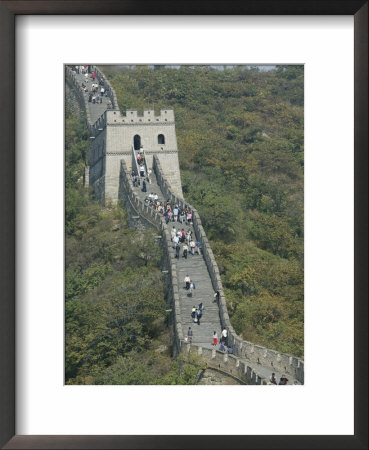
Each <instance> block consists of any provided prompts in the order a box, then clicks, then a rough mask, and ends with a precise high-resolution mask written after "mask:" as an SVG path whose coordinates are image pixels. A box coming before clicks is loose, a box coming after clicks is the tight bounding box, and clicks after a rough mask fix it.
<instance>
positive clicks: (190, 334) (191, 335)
mask: <svg viewBox="0 0 369 450" xmlns="http://www.w3.org/2000/svg"><path fill="white" fill-rule="evenodd" d="M187 336H188V340H189V341H190V342H192V338H193V332H192V330H191V327H188V331H187Z"/></svg>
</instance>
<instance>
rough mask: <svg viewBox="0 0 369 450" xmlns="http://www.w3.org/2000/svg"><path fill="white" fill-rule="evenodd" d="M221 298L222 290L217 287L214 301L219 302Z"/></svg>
mask: <svg viewBox="0 0 369 450" xmlns="http://www.w3.org/2000/svg"><path fill="white" fill-rule="evenodd" d="M219 299H220V291H219V288H217V290H216V291H215V293H214V302H218V303H219Z"/></svg>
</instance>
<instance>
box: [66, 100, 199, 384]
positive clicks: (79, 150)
mask: <svg viewBox="0 0 369 450" xmlns="http://www.w3.org/2000/svg"><path fill="white" fill-rule="evenodd" d="M84 123H85V122H84V118H83V117H77V116H76V115H73V114H71V113H70V111H69V110H68V102H67V114H66V126H65V162H66V167H65V182H66V187H65V188H66V190H65V216H66V217H65V230H66V249H65V380H66V383H67V384H196V380H197V375H198V373H199V369H200V368H201V367H202V364H203V363H202V362H201V361H200V360H199V359H198V358H197V357H196V356H192V355H190V356H186V357H183V356H182V355H181V356H180V357H179V358H178V359H176V360H173V359H172V358H171V343H172V337H171V335H170V327H168V323H167V321H168V312H167V311H166V310H168V305H167V301H166V293H165V285H164V282H163V279H162V273H161V271H160V269H159V261H160V258H161V250H160V247H159V245H158V244H157V242H156V241H155V238H154V235H156V234H157V233H152V232H151V231H147V232H138V231H135V230H133V229H131V228H129V227H128V224H127V221H126V214H125V211H124V209H123V208H122V207H119V206H118V207H116V208H112V207H109V206H107V207H102V206H101V205H99V204H98V203H97V202H95V201H94V200H93V195H92V193H91V192H89V191H88V189H85V188H84V187H83V184H82V178H83V171H84V166H85V159H86V154H87V151H88V148H89V137H88V134H87V129H86V128H85V125H84Z"/></svg>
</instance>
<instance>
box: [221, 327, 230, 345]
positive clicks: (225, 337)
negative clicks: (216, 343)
mask: <svg viewBox="0 0 369 450" xmlns="http://www.w3.org/2000/svg"><path fill="white" fill-rule="evenodd" d="M227 334H228V332H227V329H226V328H223V330H222V338H221V341H222V342H224V343H226V342H227Z"/></svg>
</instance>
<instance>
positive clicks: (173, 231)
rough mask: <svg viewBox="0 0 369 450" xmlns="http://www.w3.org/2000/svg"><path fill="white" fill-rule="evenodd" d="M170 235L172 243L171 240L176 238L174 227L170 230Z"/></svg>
mask: <svg viewBox="0 0 369 450" xmlns="http://www.w3.org/2000/svg"><path fill="white" fill-rule="evenodd" d="M170 235H171V237H172V241H173V239H174V238H175V237H176V236H177V230H176V227H175V226H173V228H172V229H171V230H170Z"/></svg>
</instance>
